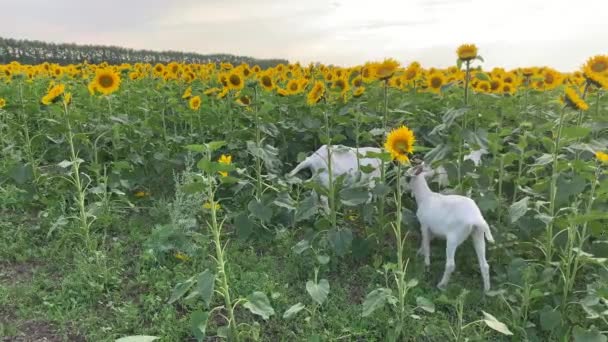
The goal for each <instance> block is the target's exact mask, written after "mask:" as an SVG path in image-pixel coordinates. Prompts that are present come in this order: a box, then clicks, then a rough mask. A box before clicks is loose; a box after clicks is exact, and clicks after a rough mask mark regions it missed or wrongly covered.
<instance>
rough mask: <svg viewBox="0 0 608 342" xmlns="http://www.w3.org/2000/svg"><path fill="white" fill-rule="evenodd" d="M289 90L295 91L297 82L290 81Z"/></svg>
mask: <svg viewBox="0 0 608 342" xmlns="http://www.w3.org/2000/svg"><path fill="white" fill-rule="evenodd" d="M289 90H291V91H296V90H298V84H297V83H295V82H293V83H291V84H290V85H289Z"/></svg>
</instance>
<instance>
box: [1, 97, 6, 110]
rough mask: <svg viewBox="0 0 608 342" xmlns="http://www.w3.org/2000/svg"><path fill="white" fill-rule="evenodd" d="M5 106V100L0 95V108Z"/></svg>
mask: <svg viewBox="0 0 608 342" xmlns="http://www.w3.org/2000/svg"><path fill="white" fill-rule="evenodd" d="M5 106H6V100H5V99H3V98H1V97H0V109H2V108H4V107H5Z"/></svg>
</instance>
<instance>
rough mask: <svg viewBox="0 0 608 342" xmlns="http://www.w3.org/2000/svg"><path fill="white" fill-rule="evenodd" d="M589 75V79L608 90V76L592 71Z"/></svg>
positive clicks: (590, 81) (598, 86) (595, 84)
mask: <svg viewBox="0 0 608 342" xmlns="http://www.w3.org/2000/svg"><path fill="white" fill-rule="evenodd" d="M585 76H586V77H587V81H589V83H591V84H593V85H594V86H596V87H597V88H604V89H606V90H608V77H605V76H602V75H601V74H596V73H590V74H589V75H588V76H587V75H585Z"/></svg>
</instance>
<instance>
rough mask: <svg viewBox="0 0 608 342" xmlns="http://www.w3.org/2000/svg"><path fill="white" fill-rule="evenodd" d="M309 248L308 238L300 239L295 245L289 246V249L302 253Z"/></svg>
mask: <svg viewBox="0 0 608 342" xmlns="http://www.w3.org/2000/svg"><path fill="white" fill-rule="evenodd" d="M309 248H310V242H309V241H308V240H300V242H298V243H296V245H295V246H293V247H291V249H292V250H293V251H294V253H296V254H302V253H303V252H304V251H305V250H307V249H309Z"/></svg>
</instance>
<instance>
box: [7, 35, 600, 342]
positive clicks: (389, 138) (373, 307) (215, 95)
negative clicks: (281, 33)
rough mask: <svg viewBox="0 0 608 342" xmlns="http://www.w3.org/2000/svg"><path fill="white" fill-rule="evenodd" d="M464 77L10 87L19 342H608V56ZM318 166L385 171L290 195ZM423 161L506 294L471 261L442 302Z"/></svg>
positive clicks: (218, 68) (440, 251)
mask: <svg viewBox="0 0 608 342" xmlns="http://www.w3.org/2000/svg"><path fill="white" fill-rule="evenodd" d="M455 57H456V58H455V59H456V61H455V65H454V66H452V67H449V68H433V67H423V66H422V65H421V64H420V63H418V62H412V63H409V64H408V65H401V64H400V63H399V62H397V61H396V60H394V59H385V60H384V61H379V62H369V63H365V64H363V65H358V66H354V67H339V66H329V65H322V64H310V65H307V66H304V65H300V64H298V63H295V64H279V65H277V66H275V67H272V68H267V69H262V68H260V67H259V66H256V65H247V64H241V65H232V64H230V63H218V64H214V63H210V64H182V63H168V64H156V65H152V64H144V63H137V64H122V65H110V64H107V63H101V64H88V63H84V62H83V63H81V64H74V65H63V66H62V65H56V64H52V63H43V64H40V65H22V64H19V63H17V62H12V63H9V64H6V65H0V151H2V158H0V216H2V217H3V219H2V223H0V257H1V258H0V260H2V261H0V266H2V267H3V268H4V269H6V270H7V271H5V273H6V274H9V276H8V277H3V273H2V272H0V307H6V308H9V310H6V312H7V314H6V315H5V314H4V311H3V309H0V318H2V320H0V333H1V334H4V335H6V336H8V337H9V338H18V337H19V336H23V334H24V331H30V333H31V329H29V330H28V329H26V328H27V327H28V324H31V322H36V323H39V324H42V323H44V324H46V325H45V326H47V330H45V331H53V334H55V335H53V336H57V337H58V340H60V337H59V336H62V337H63V339H67V340H70V339H74V340H79V339H83V340H94V341H114V340H116V339H119V338H122V337H125V336H129V335H140V337H139V338H143V337H142V336H141V335H150V336H151V337H148V338H150V339H148V340H151V339H153V338H159V339H160V340H163V341H178V340H180V341H181V340H188V339H194V340H198V341H203V340H206V339H207V338H210V339H211V340H215V339H226V340H230V341H238V340H259V341H279V340H286V339H293V338H295V339H297V340H307V341H328V340H353V341H362V340H365V341H387V340H389V341H413V340H416V341H436V340H439V339H449V340H454V341H464V340H480V341H481V340H484V341H487V340H492V341H514V340H517V341H562V340H574V341H606V335H608V285H607V284H608V264H607V260H608V259H607V258H608V235H607V234H608V229H607V228H606V223H607V222H608V214H606V213H607V212H608V202H607V199H608V177H606V168H607V167H608V154H606V152H608V119H607V116H606V113H607V111H608V102H607V101H606V97H605V94H606V92H607V91H608V55H598V56H594V57H591V58H589V59H588V60H587V61H586V62H584V63H582V66H581V68H580V70H575V71H571V72H560V71H557V70H554V69H552V68H550V67H544V66H543V67H526V68H516V69H512V70H506V69H503V68H499V67H496V68H492V69H491V70H487V69H484V68H483V63H484V59H483V58H482V57H481V56H480V55H479V53H478V49H477V47H476V46H475V45H472V44H465V45H461V46H460V47H459V48H458V49H457V51H456V56H455ZM582 62H583V61H582ZM321 145H327V146H330V151H331V148H336V149H340V148H343V147H342V145H343V146H348V147H353V148H361V147H379V148H381V149H382V151H383V152H380V153H371V154H369V155H368V156H367V157H375V158H379V159H380V160H381V170H380V174H381V176H380V177H379V179H377V180H376V182H375V184H374V186H373V188H371V189H368V188H367V187H366V186H365V185H364V184H363V181H362V179H363V177H362V175H363V174H367V173H370V172H372V171H373V170H370V169H368V168H366V167H364V166H362V167H361V168H360V171H359V173H358V175H359V176H361V177H359V178H357V179H355V180H352V179H347V178H346V177H344V176H338V177H333V178H332V177H330V180H329V185H328V186H322V185H321V183H320V182H319V181H318V179H316V177H315V175H314V174H312V175H309V176H311V177H310V180H306V179H305V178H306V176H307V174H306V173H305V172H303V173H302V175H297V176H292V175H289V172H290V171H291V170H292V169H293V168H294V167H295V166H296V165H297V164H298V163H299V162H301V161H302V160H303V159H304V158H305V157H306V156H309V155H311V154H312V153H313V152H314V151H316V150H317V149H318V148H319V147H320V146H321ZM359 157H362V156H359ZM411 160H424V162H425V164H426V165H429V166H431V167H433V168H434V169H435V170H436V171H437V172H436V176H435V177H434V178H433V179H432V180H431V179H429V185H430V187H431V188H432V189H433V190H434V191H437V192H442V193H447V194H450V193H451V194H461V195H465V196H468V197H470V198H472V199H474V200H475V202H476V203H477V205H478V206H479V208H480V209H481V212H482V213H483V216H484V217H485V219H486V221H487V222H488V223H489V225H490V226H491V230H492V234H493V235H494V238H495V240H496V243H495V244H494V245H491V246H488V248H487V254H488V262H489V264H490V267H491V268H490V272H491V273H490V276H491V279H492V290H491V291H489V292H487V293H484V292H483V290H482V288H481V286H480V285H481V282H480V281H478V280H480V279H481V277H480V275H479V269H478V268H477V266H476V264H477V260H476V257H475V254H474V251H473V249H472V248H471V246H469V244H468V243H466V242H465V243H464V244H463V245H462V247H460V249H459V253H458V254H457V257H456V259H457V261H456V264H457V271H456V272H455V273H454V276H453V280H452V281H451V283H450V285H449V287H448V288H447V289H446V290H439V289H437V288H436V287H435V284H436V283H437V281H438V277H439V276H440V274H441V272H442V271H443V267H444V265H445V248H444V243H445V242H444V241H441V239H435V240H434V241H433V243H432V264H431V268H430V269H429V270H426V269H425V267H424V265H423V264H422V261H421V259H420V258H419V257H418V256H417V253H416V251H417V250H418V247H419V241H420V229H419V223H418V221H417V218H416V214H415V213H416V202H415V200H414V199H413V198H412V196H411V195H410V190H409V186H408V185H407V177H406V176H405V175H406V172H405V171H406V169H408V168H409V167H410V166H411V164H410V161H411ZM328 167H329V168H331V165H328ZM370 192H371V198H372V199H371V200H368V198H369V194H370ZM318 195H323V196H325V197H326V198H327V199H328V202H327V204H326V206H325V205H324V203H323V202H322V201H321V200H320V199H319V196H318ZM4 260H6V261H4ZM24 268H26V269H28V271H27V272H25V274H26V275H27V277H23V276H19V274H24V272H17V271H11V270H22V269H24ZM30 268H31V270H29V269H30ZM9 278H10V281H9V280H7V279H9ZM478 278H479V279H478ZM9 311H10V312H12V313H11V314H10V315H9V314H8V312H9ZM3 315H4V316H6V319H4V318H3V317H4V316H3ZM132 338H136V337H132ZM143 340H145V339H142V341H143Z"/></svg>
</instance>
